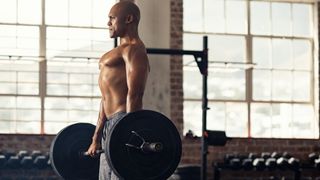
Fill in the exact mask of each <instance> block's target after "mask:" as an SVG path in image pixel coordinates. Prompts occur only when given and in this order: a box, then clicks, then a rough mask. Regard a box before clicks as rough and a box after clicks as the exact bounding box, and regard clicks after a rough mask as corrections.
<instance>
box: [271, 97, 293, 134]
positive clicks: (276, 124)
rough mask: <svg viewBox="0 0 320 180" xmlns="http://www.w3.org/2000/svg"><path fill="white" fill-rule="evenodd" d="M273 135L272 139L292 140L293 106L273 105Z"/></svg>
mask: <svg viewBox="0 0 320 180" xmlns="http://www.w3.org/2000/svg"><path fill="white" fill-rule="evenodd" d="M271 109H272V122H271V124H272V135H271V137H278V138H290V137H292V135H293V131H292V128H291V122H292V105H291V104H285V103H280V104H272V107H271Z"/></svg>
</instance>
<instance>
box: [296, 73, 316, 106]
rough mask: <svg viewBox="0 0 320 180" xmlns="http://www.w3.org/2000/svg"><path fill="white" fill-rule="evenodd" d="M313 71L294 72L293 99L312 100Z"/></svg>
mask: <svg viewBox="0 0 320 180" xmlns="http://www.w3.org/2000/svg"><path fill="white" fill-rule="evenodd" d="M311 93H313V92H311V73H310V72H299V71H297V72H294V73H293V100H294V101H306V102H308V101H311Z"/></svg>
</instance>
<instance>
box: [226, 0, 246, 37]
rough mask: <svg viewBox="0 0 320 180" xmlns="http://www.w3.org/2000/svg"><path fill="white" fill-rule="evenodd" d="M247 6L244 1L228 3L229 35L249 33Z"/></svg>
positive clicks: (229, 1) (232, 0)
mask: <svg viewBox="0 0 320 180" xmlns="http://www.w3.org/2000/svg"><path fill="white" fill-rule="evenodd" d="M247 26H248V24H247V5H246V1H243V0H228V1H226V27H227V32H228V33H238V34H245V33H247Z"/></svg>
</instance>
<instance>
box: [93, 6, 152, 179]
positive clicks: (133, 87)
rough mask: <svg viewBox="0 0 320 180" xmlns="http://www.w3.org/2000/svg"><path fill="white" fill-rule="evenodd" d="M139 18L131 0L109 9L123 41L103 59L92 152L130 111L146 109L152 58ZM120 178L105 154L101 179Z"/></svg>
mask: <svg viewBox="0 0 320 180" xmlns="http://www.w3.org/2000/svg"><path fill="white" fill-rule="evenodd" d="M139 20H140V10H139V8H138V7H137V6H136V5H135V4H134V3H132V2H129V1H121V2H119V3H117V4H115V5H114V6H113V7H112V8H111V10H110V12H109V22H108V26H109V34H110V37H111V38H117V37H120V45H119V46H118V47H116V48H114V49H112V50H111V51H109V52H107V53H106V54H104V55H103V56H102V57H101V59H100V62H99V69H100V76H99V87H100V91H101V95H102V98H101V104H100V112H99V117H98V121H97V126H96V130H95V133H94V135H93V137H92V143H91V145H90V147H89V149H88V150H87V152H88V154H89V155H90V156H96V155H97V154H96V150H99V149H101V144H103V146H104V144H105V140H106V135H107V132H108V130H110V128H111V126H112V124H114V122H116V121H118V120H119V119H121V118H122V117H123V116H124V115H125V114H126V113H128V112H133V111H136V110H141V109H142V97H143V94H144V90H145V85H146V81H147V77H148V73H149V61H148V57H147V54H146V48H145V46H144V44H143V42H142V41H141V39H140V38H139V35H138V24H139ZM103 148H104V147H103ZM106 151H107V149H106ZM119 178H121V177H116V176H115V175H114V174H113V172H112V171H111V169H110V167H109V166H108V164H107V161H106V159H105V155H104V154H102V155H101V156H100V170H99V180H109V179H112V180H113V179H119Z"/></svg>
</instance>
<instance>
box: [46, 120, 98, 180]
mask: <svg viewBox="0 0 320 180" xmlns="http://www.w3.org/2000/svg"><path fill="white" fill-rule="evenodd" d="M94 131H95V126H94V125H92V124H89V123H76V124H73V125H70V126H67V127H65V128H64V129H62V130H61V131H60V132H59V133H58V134H57V136H56V137H55V138H54V139H53V141H52V143H51V147H50V161H51V165H52V168H53V169H54V171H55V172H56V173H57V174H58V175H59V176H61V177H62V178H64V179H68V180H71V179H77V180H79V179H90V180H92V179H98V173H99V158H92V157H90V156H80V152H85V151H86V150H87V149H88V148H89V146H90V144H91V141H92V135H93V133H94Z"/></svg>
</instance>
